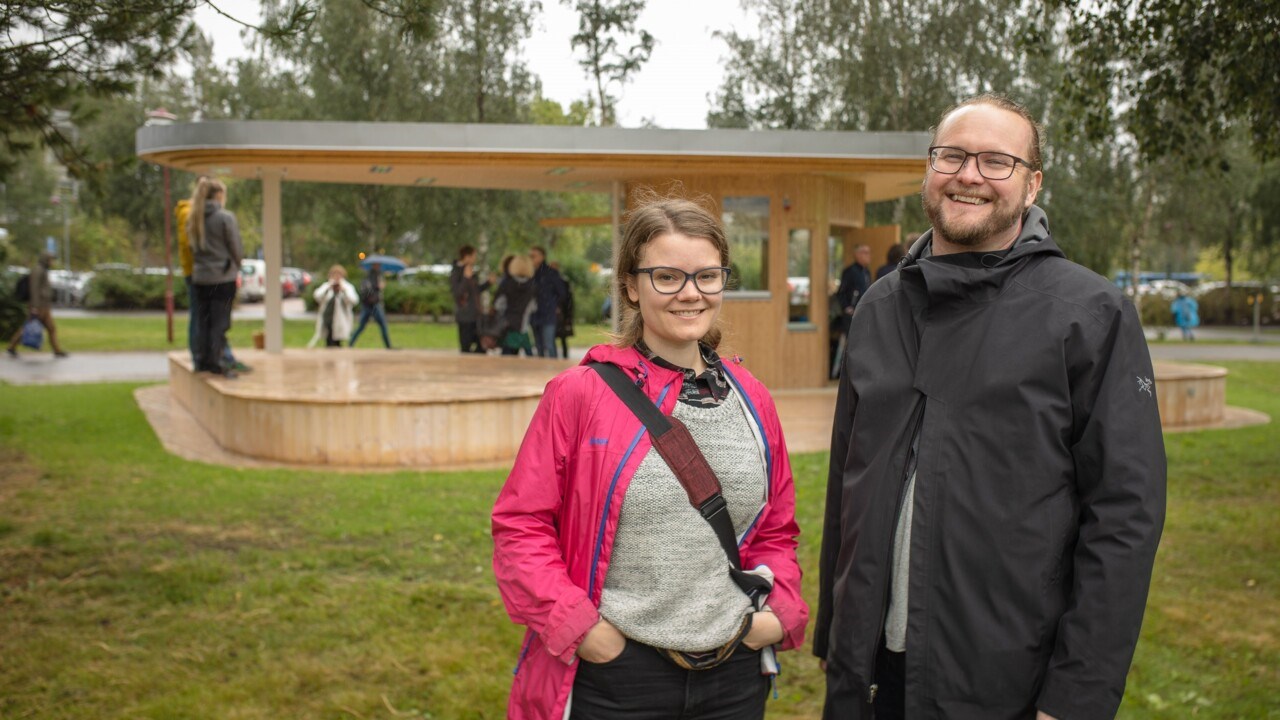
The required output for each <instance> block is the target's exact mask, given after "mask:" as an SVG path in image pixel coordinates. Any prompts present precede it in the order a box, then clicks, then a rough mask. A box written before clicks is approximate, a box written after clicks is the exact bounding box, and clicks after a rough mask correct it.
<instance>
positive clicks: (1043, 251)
mask: <svg viewBox="0 0 1280 720" xmlns="http://www.w3.org/2000/svg"><path fill="white" fill-rule="evenodd" d="M975 255H977V256H978V258H977V262H974V257H973V256H975ZM1037 255H1041V256H1045V257H1065V255H1064V254H1063V252H1062V250H1061V249H1060V248H1059V247H1058V245H1057V243H1055V242H1054V241H1053V235H1052V234H1051V233H1050V232H1049V218H1048V217H1047V216H1046V215H1045V213H1044V210H1041V209H1040V206H1038V205H1032V206H1031V207H1030V208H1028V209H1027V211H1026V212H1025V213H1023V215H1022V232H1020V233H1019V234H1018V239H1017V240H1015V241H1014V242H1013V246H1012V247H1011V248H1010V249H1009V251H1008V252H1007V253H1005V254H1003V255H1001V254H998V253H987V254H978V253H957V254H956V255H951V256H943V255H939V256H935V255H934V254H933V228H930V229H929V230H926V231H925V233H924V234H923V235H921V236H920V238H919V239H918V240H916V242H915V244H913V245H912V246H911V250H909V251H908V252H907V255H906V257H904V258H903V259H902V261H901V262H900V263H899V264H898V268H899V269H900V270H903V271H905V272H906V273H907V274H906V275H904V278H908V277H912V276H916V277H922V278H923V280H924V282H925V285H926V287H927V289H928V295H929V299H930V301H934V300H939V299H944V298H963V299H969V300H973V301H987V300H990V299H991V298H993V297H995V296H996V295H998V294H1000V292H1001V291H1002V289H1003V288H1004V286H1005V283H1006V281H1007V280H1008V279H1009V278H1010V277H1011V276H1012V274H1013V271H1014V270H1015V269H1016V268H1018V267H1021V266H1022V264H1023V263H1024V262H1025V261H1026V260H1027V259H1028V258H1031V257H1033V256H1037ZM960 256H967V257H964V258H961V257H960Z"/></svg>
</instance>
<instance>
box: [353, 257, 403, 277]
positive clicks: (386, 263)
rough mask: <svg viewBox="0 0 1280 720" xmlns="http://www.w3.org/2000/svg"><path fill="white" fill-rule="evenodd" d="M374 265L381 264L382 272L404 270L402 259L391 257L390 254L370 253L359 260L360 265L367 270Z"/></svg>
mask: <svg viewBox="0 0 1280 720" xmlns="http://www.w3.org/2000/svg"><path fill="white" fill-rule="evenodd" d="M374 265H381V266H382V272H390V273H398V272H400V271H401V270H404V268H405V264H404V261H403V260H401V259H400V258H393V257H391V256H390V255H370V256H368V257H366V258H365V259H363V260H361V261H360V267H361V268H363V269H365V270H368V269H369V268H371V267H373V266H374Z"/></svg>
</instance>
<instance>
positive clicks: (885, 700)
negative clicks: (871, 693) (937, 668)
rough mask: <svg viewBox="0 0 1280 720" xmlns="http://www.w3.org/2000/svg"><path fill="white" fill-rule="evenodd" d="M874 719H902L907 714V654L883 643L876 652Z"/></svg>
mask: <svg viewBox="0 0 1280 720" xmlns="http://www.w3.org/2000/svg"><path fill="white" fill-rule="evenodd" d="M876 685H877V686H878V687H877V689H876V703H875V711H876V720H904V718H906V716H907V654H906V653H896V652H890V651H889V650H888V648H886V647H884V646H883V645H881V646H880V651H879V652H878V653H876Z"/></svg>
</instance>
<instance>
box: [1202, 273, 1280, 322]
mask: <svg viewBox="0 0 1280 720" xmlns="http://www.w3.org/2000/svg"><path fill="white" fill-rule="evenodd" d="M1273 290H1274V289H1273V288H1270V287H1262V286H1260V285H1258V284H1256V283H1255V284H1254V285H1253V286H1248V285H1237V286H1234V287H1232V288H1231V293H1230V294H1229V295H1228V293H1227V288H1226V287H1225V286H1223V287H1215V288H1210V289H1208V290H1206V291H1204V292H1202V293H1200V294H1199V295H1198V296H1197V297H1196V301H1197V302H1199V303H1200V323H1201V324H1203V325H1226V324H1227V323H1228V317H1227V313H1228V308H1231V311H1232V313H1233V315H1234V321H1235V324H1236V325H1252V324H1253V305H1252V304H1251V303H1250V302H1249V300H1250V298H1252V297H1254V296H1255V295H1256V294H1257V293H1258V292H1262V318H1261V319H1262V324H1263V325H1274V324H1276V323H1277V322H1280V305H1277V297H1276V293H1275V292H1274V291H1273Z"/></svg>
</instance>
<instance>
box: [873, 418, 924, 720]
mask: <svg viewBox="0 0 1280 720" xmlns="http://www.w3.org/2000/svg"><path fill="white" fill-rule="evenodd" d="M927 402H928V398H925V399H924V400H923V401H922V402H921V403H920V410H919V413H920V414H919V416H918V417H917V418H916V427H915V429H914V430H912V432H911V446H910V448H909V450H908V454H907V465H906V467H905V468H903V473H902V489H900V490H899V491H898V501H897V504H896V506H895V508H894V513H893V517H894V526H893V527H894V534H897V529H898V523H899V522H900V521H901V520H902V506H903V504H904V503H905V501H906V497H907V488H908V487H910V485H911V483H910V480H911V475H912V473H914V472H916V469H917V467H918V466H919V460H920V448H919V442H920V429H921V428H922V427H923V426H924V406H925V403H927ZM892 565H893V541H892V540H890V541H889V550H888V553H887V558H886V562H885V567H886V568H888V569H889V577H888V580H887V581H886V582H885V583H884V593H883V594H882V595H881V598H880V610H879V612H878V613H877V616H878V617H880V629H879V630H877V631H876V641H875V643H873V644H872V646H871V663H870V664H869V665H867V667H868V668H869V670H868V673H867V679H868V681H869V682H868V685H867V704H869V705H870V704H874V703H875V701H876V693H878V692H879V691H880V685H879V684H878V683H877V682H876V653H878V652H880V643H882V642H884V613H885V609H886V608H887V607H888V605H889V591H890V590H891V589H892V588H893V569H892ZM908 572H910V569H908Z"/></svg>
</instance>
